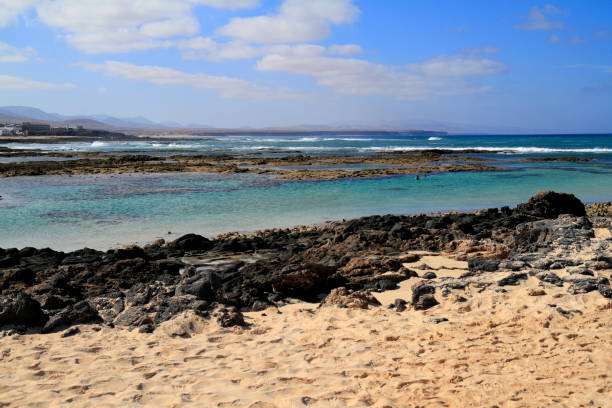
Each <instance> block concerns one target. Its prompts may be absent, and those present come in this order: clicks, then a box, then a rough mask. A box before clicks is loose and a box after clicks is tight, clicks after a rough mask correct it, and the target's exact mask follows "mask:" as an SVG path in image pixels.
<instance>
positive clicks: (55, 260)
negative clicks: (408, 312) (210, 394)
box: [0, 192, 612, 332]
mask: <svg viewBox="0 0 612 408" xmlns="http://www.w3.org/2000/svg"><path fill="white" fill-rule="evenodd" d="M583 212H584V206H582V204H581V203H580V202H579V201H577V199H576V198H575V197H574V196H571V195H568V194H560V193H552V192H545V193H539V194H538V195H536V196H535V197H533V198H532V199H531V200H529V201H528V202H527V203H525V204H521V205H519V206H517V207H516V208H514V209H511V208H508V207H503V208H499V209H497V208H494V209H488V210H482V211H478V212H476V213H473V214H461V213H450V214H438V215H415V216H395V215H384V216H372V217H363V218H359V219H355V220H350V221H346V222H332V223H328V224H326V225H324V226H321V227H299V228H293V229H274V230H265V231H259V232H256V233H253V234H248V235H245V234H236V233H233V234H224V235H221V236H219V237H217V238H215V239H207V238H205V237H202V236H199V235H195V234H189V235H186V236H183V237H181V238H179V239H177V240H176V241H173V242H170V243H168V244H166V243H164V242H163V241H160V242H157V243H156V244H154V245H147V246H145V247H142V248H140V247H130V248H123V249H118V250H110V251H106V252H102V251H95V250H91V249H82V250H79V251H74V252H71V253H62V252H57V251H53V250H51V249H35V248H23V249H21V250H17V249H0V290H1V292H0V325H2V326H10V325H21V326H24V327H39V328H42V330H43V331H44V332H50V331H57V330H62V329H64V328H66V327H69V326H71V325H73V324H81V323H104V324H108V325H115V326H126V327H134V328H138V329H139V330H140V331H142V332H150V331H153V330H155V328H156V327H157V326H158V325H160V324H161V323H163V322H166V321H168V320H169V319H171V318H173V317H174V316H177V315H179V314H184V313H186V312H189V313H195V314H196V315H197V316H199V317H201V318H207V319H210V318H212V319H216V320H217V321H218V322H219V323H220V324H221V325H223V326H231V325H243V324H244V319H243V318H241V314H240V313H241V311H245V310H263V309H266V308H268V307H274V306H275V305H279V304H283V303H284V302H288V301H291V299H300V300H305V301H320V300H321V299H324V298H326V297H327V300H326V301H325V303H326V304H338V305H341V304H345V305H346V304H349V303H350V304H355V305H363V304H364V299H370V297H368V295H367V293H368V291H384V290H389V289H394V288H396V287H397V284H398V283H399V282H402V281H404V280H406V279H415V278H416V279H419V280H418V281H417V284H416V285H414V287H413V293H412V299H411V300H410V304H411V306H412V308H413V309H416V310H426V309H429V308H431V307H434V306H435V305H437V304H438V302H439V299H442V298H445V297H447V296H448V295H449V294H450V293H452V291H453V290H462V289H464V288H465V287H467V286H468V285H481V286H478V287H482V288H485V287H489V286H491V287H492V288H495V290H505V289H504V286H512V285H522V284H523V282H524V281H525V279H526V278H527V277H528V276H535V277H536V278H537V279H538V280H539V281H540V282H541V283H542V285H554V286H557V287H566V288H567V291H568V293H570V294H581V293H589V292H595V291H597V292H599V293H600V294H601V295H602V296H604V297H609V296H610V293H611V291H610V286H609V281H608V279H607V278H606V276H608V275H609V273H608V272H607V271H609V270H610V269H611V268H612V257H610V248H609V245H610V243H609V240H606V239H594V229H593V225H592V223H591V221H590V220H589V219H588V218H587V217H584V216H582V215H581V214H583ZM568 213H571V214H574V215H560V214H568ZM414 250H425V251H430V252H439V251H445V252H449V253H453V254H454V255H455V258H457V259H463V260H467V261H468V267H469V272H467V273H465V274H463V275H462V276H461V277H460V278H457V279H450V280H449V279H440V278H438V274H437V273H436V272H435V271H424V272H422V273H420V274H417V273H416V272H414V271H413V270H411V269H410V268H407V267H406V266H411V264H409V262H413V263H415V262H417V261H418V260H419V256H418V255H411V256H406V253H407V252H410V251H414ZM562 270H563V271H565V270H567V271H570V272H567V273H566V274H558V272H559V271H562ZM493 272H507V274H506V275H503V276H501V277H499V278H496V279H497V280H494V281H492V280H486V279H485V280H483V278H482V277H486V276H487V274H490V273H493ZM606 274H607V275H606ZM419 275H421V277H420V278H417V277H418V276H419ZM602 278H606V279H602ZM340 288H344V289H340ZM330 294H333V296H331V295H330ZM328 295H330V296H331V297H329V296H328ZM439 296H442V298H440V297H439ZM367 304H368V305H371V304H372V302H371V299H370V300H367ZM360 307H361V306H360ZM399 308H400V309H401V308H405V305H402V306H401V307H399Z"/></svg>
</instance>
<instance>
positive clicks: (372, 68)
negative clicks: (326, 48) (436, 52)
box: [257, 55, 505, 99]
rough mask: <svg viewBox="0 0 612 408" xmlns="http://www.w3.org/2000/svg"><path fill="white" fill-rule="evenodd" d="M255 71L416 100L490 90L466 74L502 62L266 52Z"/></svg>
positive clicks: (497, 67) (495, 68) (491, 70)
mask: <svg viewBox="0 0 612 408" xmlns="http://www.w3.org/2000/svg"><path fill="white" fill-rule="evenodd" d="M257 69H259V70H261V71H268V72H279V71H280V72H289V73H295V74H301V75H307V76H310V77H313V78H315V80H316V82H317V84H319V85H321V86H325V87H329V88H331V89H333V90H334V91H336V92H338V93H342V94H349V95H388V96H393V97H396V98H399V99H415V98H426V97H432V96H446V95H460V94H478V93H484V92H490V91H492V88H490V87H486V86H480V85H477V84H473V83H471V82H470V81H469V80H468V79H469V77H477V76H482V75H492V74H499V73H501V72H503V71H504V70H505V66H504V65H503V64H501V63H498V62H495V61H491V60H488V59H486V58H482V57H478V56H467V55H455V56H440V57H435V58H430V59H428V60H425V61H423V62H421V63H418V64H410V65H407V66H406V67H405V69H399V68H394V67H390V66H386V65H381V64H375V63H372V62H369V61H365V60H360V59H350V58H332V57H326V56H315V57H291V56H283V55H267V56H265V57H264V58H262V59H261V60H260V61H259V62H258V63H257Z"/></svg>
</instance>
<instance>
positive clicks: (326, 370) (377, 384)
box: [0, 254, 612, 408]
mask: <svg viewBox="0 0 612 408" xmlns="http://www.w3.org/2000/svg"><path fill="white" fill-rule="evenodd" d="M424 265H427V266H424ZM412 266H413V267H414V266H417V267H419V268H425V269H422V270H419V269H415V270H417V271H420V272H424V271H427V270H430V269H427V267H429V268H432V269H433V270H435V271H436V273H437V274H438V276H439V277H445V276H449V277H451V276H458V275H460V274H462V273H465V272H466V271H467V262H461V261H456V260H452V259H450V258H447V257H444V256H438V255H435V254H430V255H429V256H427V255H426V256H422V257H421V260H420V261H419V264H417V265H412ZM607 273H609V271H607ZM502 276H504V274H502V273H493V274H490V279H492V280H494V279H499V278H500V277H502ZM415 282H416V279H414V278H413V279H409V280H407V281H404V282H402V283H401V284H400V288H399V289H397V290H392V291H387V292H384V293H377V294H375V296H376V298H377V299H378V300H379V301H380V302H381V303H382V306H370V307H369V308H368V309H355V308H341V307H337V306H332V305H330V306H323V307H319V305H318V304H312V303H305V302H298V301H296V302H295V303H293V304H289V305H287V306H284V307H281V308H279V309H278V310H277V309H274V308H270V309H267V310H265V311H262V312H251V313H246V314H245V318H246V321H247V323H248V324H249V326H248V327H233V328H222V327H220V326H219V325H218V324H216V323H215V322H214V321H211V320H205V319H202V318H201V317H199V316H196V315H195V314H193V313H191V312H185V313H184V314H182V315H180V316H177V317H176V318H174V319H173V320H170V321H168V322H165V323H163V324H162V325H161V326H160V327H159V328H158V330H156V331H155V333H153V334H142V333H138V332H137V331H136V330H133V331H129V330H126V329H117V328H108V327H102V326H97V325H81V326H78V327H79V329H80V330H81V333H79V334H77V335H74V336H71V337H65V338H63V337H62V333H54V334H48V335H15V336H11V337H5V338H3V339H2V340H1V341H0V367H1V370H0V384H1V385H0V395H1V396H0V405H1V406H3V407H50V406H53V407H63V406H75V407H128V406H134V407H136V406H158V407H161V406H164V407H187V406H194V407H251V408H255V407H259V408H264V407H279V408H283V407H325V408H328V407H379V408H382V407H466V406H472V407H495V406H497V407H542V406H559V407H607V406H610V405H609V403H610V393H611V392H612V386H611V385H610V379H609V373H610V368H611V367H612V330H611V328H612V314H611V313H610V310H611V308H612V302H610V301H609V300H607V299H605V298H603V297H602V296H601V295H600V294H599V293H597V292H591V293H587V294H582V295H576V296H573V295H569V294H568V293H567V292H566V290H564V289H563V288H559V287H556V286H554V285H546V286H545V287H543V285H541V284H540V282H539V281H538V280H537V279H536V278H534V277H530V278H529V279H528V280H527V282H525V283H524V284H523V285H520V286H516V287H507V289H505V293H500V292H497V291H495V290H493V289H490V290H486V291H480V290H476V289H471V288H468V289H466V291H465V293H463V295H462V296H461V297H459V296H457V295H451V296H449V297H447V298H440V299H439V300H440V305H438V306H436V307H434V308H432V309H429V310H427V311H416V310H412V309H411V307H409V308H408V310H406V311H403V312H397V311H395V310H394V309H388V308H387V307H386V305H388V304H390V303H393V301H394V300H395V299H396V298H403V299H407V298H409V296H410V288H411V286H412V285H414V284H415ZM479 292H481V293H479ZM536 295H537V296H536ZM557 308H561V310H563V311H569V312H568V314H564V313H562V312H559V311H558V310H559V309H557ZM442 318H444V319H448V321H444V322H441V323H435V321H436V320H435V319H442Z"/></svg>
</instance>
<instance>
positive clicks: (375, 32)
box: [0, 0, 612, 132]
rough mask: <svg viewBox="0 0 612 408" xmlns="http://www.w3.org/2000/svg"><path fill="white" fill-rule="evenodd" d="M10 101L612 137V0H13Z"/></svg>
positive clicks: (253, 122) (0, 54)
mask: <svg viewBox="0 0 612 408" xmlns="http://www.w3.org/2000/svg"><path fill="white" fill-rule="evenodd" d="M0 105H27V106H35V107H38V108H41V109H44V110H46V111H50V112H58V113H62V114H71V115H73V114H74V115H76V114H95V113H106V114H110V115H114V116H119V117H131V116H145V117H147V118H149V119H152V120H155V121H170V120H171V121H178V122H181V123H185V124H187V123H199V124H208V125H212V126H219V127H242V126H253V127H264V126H294V125H302V124H366V125H370V124H373V125H376V124H396V125H398V126H412V127H424V126H428V127H435V126H436V124H437V123H441V124H451V126H454V125H455V124H457V126H460V125H463V124H468V125H473V126H476V127H481V128H483V129H484V128H487V129H493V128H495V129H509V130H512V129H517V130H532V129H533V130H541V131H569V132H571V131H583V132H610V131H612V1H609V0H589V1H583V0H565V1H561V0H559V1H554V2H551V3H546V2H543V3H538V2H534V1H523V0H513V1H491V0H488V1H478V0H469V1H467V0H466V1H456V0H437V1H416V0H261V1H259V0H105V1H104V2H101V1H98V0H0Z"/></svg>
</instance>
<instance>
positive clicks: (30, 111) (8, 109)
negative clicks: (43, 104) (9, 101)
mask: <svg viewBox="0 0 612 408" xmlns="http://www.w3.org/2000/svg"><path fill="white" fill-rule="evenodd" d="M0 114H3V115H6V116H13V117H18V118H27V119H34V120H45V121H50V122H54V121H58V120H64V119H68V118H67V117H65V116H62V115H59V114H57V113H47V112H45V111H42V110H40V109H38V108H31V107H29V106H3V107H0Z"/></svg>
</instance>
